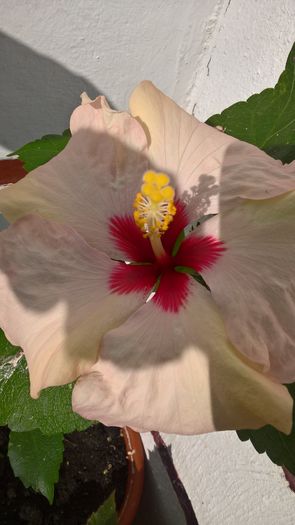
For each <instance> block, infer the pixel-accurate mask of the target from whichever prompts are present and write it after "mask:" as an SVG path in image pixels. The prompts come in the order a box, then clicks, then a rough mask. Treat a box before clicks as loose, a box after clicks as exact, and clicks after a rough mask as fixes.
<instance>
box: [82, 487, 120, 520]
mask: <svg viewBox="0 0 295 525" xmlns="http://www.w3.org/2000/svg"><path fill="white" fill-rule="evenodd" d="M117 524H118V517H117V512H116V504H115V494H114V492H113V493H112V494H111V495H110V496H109V497H108V499H107V500H106V501H105V502H104V504H103V505H101V507H99V509H98V510H97V511H96V512H93V514H91V516H90V518H89V519H88V520H87V524H86V525H117Z"/></svg>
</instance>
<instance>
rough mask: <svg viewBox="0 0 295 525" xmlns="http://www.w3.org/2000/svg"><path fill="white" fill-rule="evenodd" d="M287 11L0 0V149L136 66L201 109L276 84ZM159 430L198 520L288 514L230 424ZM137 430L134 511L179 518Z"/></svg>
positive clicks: (164, 524) (63, 122)
mask: <svg viewBox="0 0 295 525" xmlns="http://www.w3.org/2000/svg"><path fill="white" fill-rule="evenodd" d="M294 21H295V1H294V0H280V1H278V0H259V1H258V0H247V2H246V1H244V0H231V1H230V0H206V1H204V0H166V1H161V0H149V1H147V0H137V1H135V0H118V1H115V0H84V1H81V0H51V1H50V2H49V1H48V0H25V1H22V0H1V18H0V30H1V31H2V32H3V35H2V38H1V39H0V66H1V69H0V71H1V75H0V93H1V96H0V152H1V151H2V152H4V151H11V150H13V149H14V148H16V147H18V146H20V145H21V144H23V143H25V142H27V141H29V140H32V139H33V138H36V137H39V136H40V135H42V134H45V133H48V132H61V131H62V130H63V129H65V128H66V127H67V123H68V117H69V114H70V112H71V110H72V109H73V107H74V106H75V105H76V104H77V103H78V100H79V93H80V92H81V91H83V90H84V89H86V90H87V91H88V92H89V94H90V95H95V94H96V93H97V92H99V93H104V94H106V95H107V96H108V98H109V100H110V101H111V102H112V103H113V104H114V105H115V106H116V107H118V108H119V107H120V108H122V107H126V106H127V99H128V93H129V92H130V91H131V90H132V88H133V87H134V85H135V84H136V83H137V82H138V81H140V80H141V79H144V78H149V79H151V80H153V81H154V82H155V83H156V84H157V85H158V86H159V87H160V88H162V89H163V90H164V91H166V92H167V93H168V94H169V95H171V96H173V97H174V98H175V99H176V100H177V101H178V102H179V103H181V104H183V105H184V106H185V107H186V108H187V109H188V110H189V111H191V110H192V109H193V108H194V112H195V114H196V115H198V116H199V117H200V118H203V119H205V118H207V117H208V116H209V115H210V114H213V113H215V112H219V111H220V110H222V109H224V108H225V107H226V106H228V105H229V104H231V103H233V102H235V101H237V100H241V99H244V98H246V97H248V96H250V95H251V94H253V93H254V92H257V91H260V90H262V89H264V88H265V87H270V86H272V85H274V84H275V82H276V80H277V77H278V75H279V73H280V72H281V71H282V69H283V67H284V63H285V61H286V58H287V54H288V51H289V49H290V48H291V44H292V42H293V40H294V36H295V22H294ZM166 440H167V442H168V443H170V444H171V447H172V453H173V458H174V460H175V464H176V466H177V468H178V470H179V473H180V475H181V478H182V480H183V482H184V484H185V486H186V488H187V490H188V493H189V495H190V497H191V499H192V502H193V505H194V508H195V511H196V515H197V517H198V520H199V523H200V525H219V524H222V525H236V524H238V525H293V524H294V523H295V494H294V493H292V492H291V491H290V490H289V488H288V485H287V483H286V481H285V479H284V477H283V474H282V471H281V469H279V468H278V467H276V466H274V465H273V464H272V463H271V462H270V461H269V460H268V459H267V457H266V456H259V455H257V454H256V453H255V452H254V450H253V449H252V447H251V446H250V445H249V444H242V443H240V442H239V440H238V439H237V437H236V436H235V434H234V433H220V434H215V435H210V436H201V437H195V438H181V437H175V436H166ZM145 441H146V447H147V452H148V455H150V454H151V456H152V462H151V465H152V467H153V469H152V470H151V471H150V473H149V490H148V491H147V493H146V502H145V505H146V507H145V508H147V506H148V510H147V512H146V513H145V512H144V510H143V511H142V512H143V514H142V515H141V517H140V520H139V523H140V525H143V523H144V522H145V523H147V524H149V525H150V523H151V519H152V523H153V525H157V524H159V525H183V523H184V521H183V522H182V517H181V512H180V510H179V508H178V507H177V502H176V501H175V499H174V498H173V494H172V492H171V489H170V487H169V484H168V481H167V478H166V477H165V473H163V469H162V467H161V464H160V463H159V460H158V456H157V454H156V453H155V452H153V444H152V441H151V439H150V437H149V436H148V435H147V436H146V437H145ZM154 476H156V477H154ZM144 514H146V517H144ZM151 516H152V518H151Z"/></svg>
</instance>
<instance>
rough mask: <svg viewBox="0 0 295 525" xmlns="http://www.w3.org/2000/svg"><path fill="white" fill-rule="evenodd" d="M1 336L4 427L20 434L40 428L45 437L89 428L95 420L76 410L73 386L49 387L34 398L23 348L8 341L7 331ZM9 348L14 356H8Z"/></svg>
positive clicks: (0, 407)
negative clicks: (73, 409)
mask: <svg viewBox="0 0 295 525" xmlns="http://www.w3.org/2000/svg"><path fill="white" fill-rule="evenodd" d="M0 334H1V337H0V399H1V404H0V425H2V426H4V425H8V426H9V428H10V429H11V430H14V431H16V432H27V431H31V430H34V429H40V430H41V431H42V432H43V433H44V434H55V433H59V432H64V433H68V432H73V431H74V430H84V429H85V428H87V427H89V426H90V425H91V424H92V422H91V421H86V420H85V419H83V418H82V417H80V416H78V414H75V413H74V412H73V411H72V407H71V394H72V388H73V386H72V384H69V385H65V386H61V387H53V388H47V389H45V390H43V391H42V392H41V395H40V397H39V399H32V398H31V396H30V393H29V374H28V370H27V366H26V360H25V357H24V355H23V353H22V351H21V350H20V349H19V348H16V347H13V346H12V345H10V344H9V343H8V342H7V341H6V339H5V336H4V334H3V332H1V331H0ZM6 345H8V346H6ZM6 348H8V349H9V350H10V351H11V355H8V356H5V355H4V352H5V351H6ZM14 350H16V351H17V353H14Z"/></svg>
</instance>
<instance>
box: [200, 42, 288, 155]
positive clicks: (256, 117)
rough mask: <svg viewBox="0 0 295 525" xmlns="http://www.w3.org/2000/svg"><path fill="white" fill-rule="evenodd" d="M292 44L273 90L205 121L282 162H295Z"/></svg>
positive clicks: (266, 91)
mask: <svg viewBox="0 0 295 525" xmlns="http://www.w3.org/2000/svg"><path fill="white" fill-rule="evenodd" d="M294 122H295V44H294V45H293V47H292V50H291V52H290V54H289V57H288V60H287V64H286V68H285V71H284V72H283V73H282V74H281V76H280V78H279V81H278V83H277V85H276V86H275V87H274V88H270V89H265V90H264V91H262V92H261V93H259V94H257V95H253V96H252V97H250V98H249V99H248V100H247V101H246V102H237V103H236V104H233V105H232V106H230V107H229V108H227V109H225V110H224V111H223V112H222V113H221V114H220V115H213V116H212V117H210V118H209V119H208V121H207V123H208V124H210V125H211V126H222V128H223V130H224V132H225V133H227V134H228V135H232V136H233V137H236V138H238V139H240V140H244V141H246V142H250V143H251V144H255V145H256V146H258V147H259V148H260V149H263V150H264V151H266V152H267V153H268V154H269V155H271V156H272V157H274V158H276V159H280V160H282V161H283V162H291V161H292V160H294V159H295V126H294Z"/></svg>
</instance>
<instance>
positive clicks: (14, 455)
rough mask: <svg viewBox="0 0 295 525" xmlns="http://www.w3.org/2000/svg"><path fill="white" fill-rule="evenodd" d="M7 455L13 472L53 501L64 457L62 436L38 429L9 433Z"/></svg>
mask: <svg viewBox="0 0 295 525" xmlns="http://www.w3.org/2000/svg"><path fill="white" fill-rule="evenodd" d="M8 456H9V460H10V463H11V466H12V468H13V471H14V474H15V475H16V476H17V477H19V478H20V479H21V481H22V482H23V484H24V486H25V487H32V488H33V489H34V490H35V491H37V492H41V494H43V495H44V496H45V497H46V498H47V499H48V501H49V503H52V502H53V498H54V484H55V483H56V482H57V481H58V476H59V468H60V464H61V462H62V458H63V435H62V434H53V435H51V436H45V435H44V434H42V433H41V432H40V431H39V430H33V431H31V432H10V436H9V446H8Z"/></svg>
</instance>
